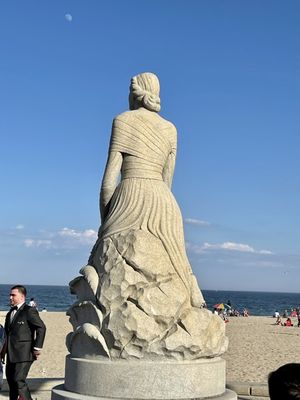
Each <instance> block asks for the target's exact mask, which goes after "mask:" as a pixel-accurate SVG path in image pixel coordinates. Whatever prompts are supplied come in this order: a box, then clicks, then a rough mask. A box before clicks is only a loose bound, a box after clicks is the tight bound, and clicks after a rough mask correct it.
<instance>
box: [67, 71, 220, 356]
mask: <svg viewBox="0 0 300 400" xmlns="http://www.w3.org/2000/svg"><path fill="white" fill-rule="evenodd" d="M159 90H160V87H159V81H158V78H157V77H156V76H155V75H154V74H152V73H143V74H140V75H138V76H135V77H134V78H132V80H131V85H130V96H129V103H130V111H127V112H124V113H122V114H120V115H118V116H117V117H116V118H115V119H114V121H113V127H112V134H111V141H110V147H109V154H108V160H107V165H106V169H105V173H104V177H103V182H102V187H101V195H100V210H101V217H102V225H101V227H100V230H99V237H98V240H97V242H96V244H95V245H94V248H93V250H92V253H91V256H90V259H89V263H88V265H87V266H85V267H84V268H82V269H81V271H80V272H81V274H82V276H81V277H77V278H75V279H74V280H73V281H72V282H71V283H70V286H71V290H72V292H73V293H75V294H77V297H78V301H77V302H76V303H75V304H74V305H73V306H72V307H71V308H70V310H69V315H70V317H71V318H70V321H71V323H72V324H73V328H74V332H73V333H71V334H69V336H68V338H67V343H68V348H69V351H70V353H71V355H72V356H75V357H76V356H77V357H87V358H89V357H98V358H101V357H106V358H110V359H112V360H113V359H144V360H147V359H149V360H153V359H160V358H166V357H167V358H168V359H174V360H191V359H198V358H201V357H212V356H216V355H219V354H221V353H223V352H224V351H225V350H226V347H227V339H226V337H225V334H224V323H223V321H222V320H221V319H220V318H219V317H218V316H216V315H213V314H212V313H211V312H210V311H208V310H206V309H205V308H202V305H203V302H204V300H203V297H202V294H201V292H200V289H199V288H198V284H197V281H196V278H195V276H194V275H193V273H192V270H191V267H190V264H189V261H188V259H187V256H186V251H185V244H184V236H183V224H182V217H181V213H180V209H179V207H178V205H177V203H176V200H175V198H174V196H173V195H172V193H171V183H172V177H173V172H174V167H175V158H176V145H177V138H176V135H177V133H176V128H175V126H174V125H173V124H172V123H170V122H169V121H167V120H165V119H163V118H162V117H161V116H160V115H159V114H158V112H159V111H160V98H159ZM120 177H121V179H120Z"/></svg>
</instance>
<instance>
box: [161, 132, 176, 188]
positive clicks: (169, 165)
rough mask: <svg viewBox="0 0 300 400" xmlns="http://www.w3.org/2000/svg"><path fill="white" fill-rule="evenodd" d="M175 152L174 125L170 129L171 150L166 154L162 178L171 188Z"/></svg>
mask: <svg viewBox="0 0 300 400" xmlns="http://www.w3.org/2000/svg"><path fill="white" fill-rule="evenodd" d="M176 152H177V131H176V128H175V126H173V129H172V150H171V152H170V153H169V155H168V159H167V162H166V164H165V166H164V169H163V180H164V182H165V183H166V185H168V187H169V188H170V189H171V187H172V181H173V175H174V169H175V162H176Z"/></svg>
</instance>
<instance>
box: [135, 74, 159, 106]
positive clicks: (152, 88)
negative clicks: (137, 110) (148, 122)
mask: <svg viewBox="0 0 300 400" xmlns="http://www.w3.org/2000/svg"><path fill="white" fill-rule="evenodd" d="M130 90H131V93H132V95H133V97H134V99H135V101H137V102H138V103H140V104H141V105H142V106H143V107H145V108H146V109H147V110H149V111H155V112H159V111H160V98H159V90H160V86H159V80H158V78H157V76H156V75H154V74H152V73H151V72H144V73H142V74H139V75H137V76H134V77H133V78H132V79H131V86H130Z"/></svg>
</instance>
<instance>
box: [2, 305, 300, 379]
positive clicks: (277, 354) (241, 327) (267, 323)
mask: <svg viewBox="0 0 300 400" xmlns="http://www.w3.org/2000/svg"><path fill="white" fill-rule="evenodd" d="M40 315H41V318H42V319H43V320H44V322H45V324H46V326H47V335H46V340H45V344H44V349H43V353H42V355H41V357H40V359H39V360H38V361H37V362H35V363H34V364H33V366H32V368H31V370H30V373H29V377H31V378H39V377H45V378H46V377H48V378H62V377H64V363H65V356H66V355H67V349H66V346H65V337H66V335H67V333H69V332H70V331H71V325H70V323H69V320H68V317H67V316H66V315H65V313H63V312H46V313H40ZM4 317H5V313H4V312H0V323H2V324H3V323H4ZM274 322H275V319H273V318H271V317H248V318H244V317H231V318H230V321H229V323H227V324H226V331H227V336H228V337H229V349H228V351H227V353H225V355H224V356H223V357H224V358H225V359H226V362H227V381H240V382H258V383H266V381H267V375H268V373H269V372H270V371H272V370H274V369H276V368H278V367H279V366H280V365H282V364H285V363H288V362H299V354H300V328H297V319H296V318H294V319H293V323H294V324H295V326H294V327H284V326H276V325H274Z"/></svg>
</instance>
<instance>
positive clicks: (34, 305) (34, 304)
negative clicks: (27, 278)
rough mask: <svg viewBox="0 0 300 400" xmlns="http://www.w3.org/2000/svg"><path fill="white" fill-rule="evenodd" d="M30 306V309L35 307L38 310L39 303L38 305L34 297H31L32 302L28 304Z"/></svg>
mask: <svg viewBox="0 0 300 400" xmlns="http://www.w3.org/2000/svg"><path fill="white" fill-rule="evenodd" d="M28 305H29V306H30V307H35V308H37V303H36V301H35V300H34V297H31V299H30V302H29V303H28Z"/></svg>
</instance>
